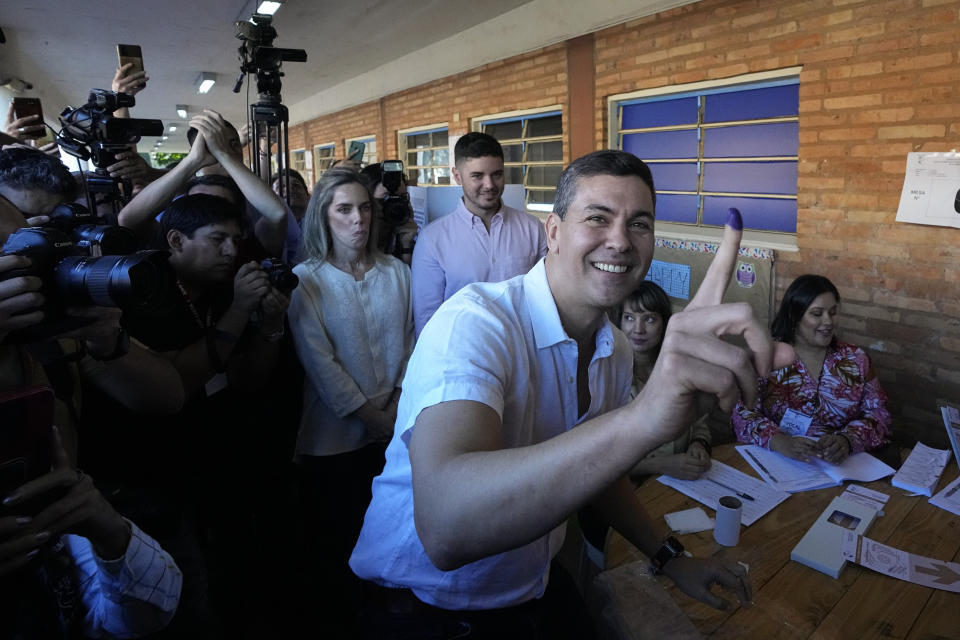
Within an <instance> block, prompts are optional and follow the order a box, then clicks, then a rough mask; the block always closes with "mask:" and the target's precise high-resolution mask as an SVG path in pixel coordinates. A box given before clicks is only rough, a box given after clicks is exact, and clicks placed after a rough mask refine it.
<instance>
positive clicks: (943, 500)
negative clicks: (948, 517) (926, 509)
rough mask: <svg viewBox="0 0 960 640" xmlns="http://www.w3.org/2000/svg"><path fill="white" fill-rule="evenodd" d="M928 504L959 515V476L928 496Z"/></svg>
mask: <svg viewBox="0 0 960 640" xmlns="http://www.w3.org/2000/svg"><path fill="white" fill-rule="evenodd" d="M930 504H932V505H933V506H935V507H940V508H941V509H946V510H947V511H949V512H950V513H953V514H956V515H958V516H960V478H957V479H956V480H954V481H953V482H951V483H950V484H948V485H947V486H945V487H944V488H943V491H941V492H940V493H938V494H937V495H935V496H933V497H932V498H930Z"/></svg>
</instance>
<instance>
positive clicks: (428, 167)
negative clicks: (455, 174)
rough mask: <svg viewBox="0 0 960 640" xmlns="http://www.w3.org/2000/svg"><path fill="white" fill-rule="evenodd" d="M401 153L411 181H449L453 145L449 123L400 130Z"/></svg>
mask: <svg viewBox="0 0 960 640" xmlns="http://www.w3.org/2000/svg"><path fill="white" fill-rule="evenodd" d="M397 138H398V142H399V148H400V154H401V155H400V157H401V158H402V159H403V166H404V169H406V171H407V179H408V180H409V181H410V184H415V185H420V186H430V185H441V184H450V165H451V159H450V145H449V141H448V137H447V127H446V126H443V127H434V128H428V129H419V130H414V131H400V132H398V133H397Z"/></svg>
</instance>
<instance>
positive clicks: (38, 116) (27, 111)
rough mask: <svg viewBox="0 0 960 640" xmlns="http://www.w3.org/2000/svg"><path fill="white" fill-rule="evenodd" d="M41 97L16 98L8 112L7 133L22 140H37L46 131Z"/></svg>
mask: <svg viewBox="0 0 960 640" xmlns="http://www.w3.org/2000/svg"><path fill="white" fill-rule="evenodd" d="M46 129H47V128H46V126H45V125H44V124H43V108H42V107H41V106H40V98H14V99H13V100H12V101H11V103H10V110H9V111H8V112H7V124H6V134H7V135H9V136H13V137H14V138H18V139H20V140H36V139H38V138H42V137H43V136H44V135H45V133H46Z"/></svg>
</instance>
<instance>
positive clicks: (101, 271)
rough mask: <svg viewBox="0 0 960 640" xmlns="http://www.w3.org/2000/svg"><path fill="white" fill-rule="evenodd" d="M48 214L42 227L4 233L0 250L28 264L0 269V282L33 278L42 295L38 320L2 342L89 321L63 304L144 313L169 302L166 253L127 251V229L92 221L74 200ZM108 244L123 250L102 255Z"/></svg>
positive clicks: (171, 276) (170, 274)
mask: <svg viewBox="0 0 960 640" xmlns="http://www.w3.org/2000/svg"><path fill="white" fill-rule="evenodd" d="M61 207H63V209H61ZM78 207H79V209H81V210H82V211H78V210H77V208H78ZM58 210H59V211H58ZM51 217H52V219H51V221H50V222H49V223H47V225H45V226H42V227H27V228H23V229H18V230H17V231H15V232H14V233H12V234H10V237H9V238H7V241H6V243H5V244H4V245H3V248H2V249H0V255H21V256H26V257H28V258H30V260H31V263H32V264H31V265H30V266H29V267H27V268H23V269H12V270H10V271H6V272H4V273H2V274H0V281H3V280H9V279H11V278H16V277H19V276H36V277H39V278H40V279H41V280H42V281H43V284H42V286H41V288H40V293H42V294H43V297H44V303H43V306H41V307H40V310H41V311H43V314H44V316H43V321H42V322H41V323H40V324H37V325H34V326H32V327H27V328H25V329H20V330H17V331H11V332H10V333H9V334H8V335H7V337H6V339H5V340H4V343H5V344H25V343H31V342H40V341H43V340H46V339H49V338H51V337H53V336H56V335H59V334H61V333H64V332H66V331H71V330H73V329H78V328H80V327H83V326H85V325H87V324H90V322H92V320H90V319H89V318H85V317H84V318H81V317H76V316H70V315H69V314H68V313H67V308H68V307H90V306H100V307H118V308H120V309H138V310H142V311H146V312H150V311H153V310H158V309H161V308H163V307H165V306H166V305H167V304H169V300H170V296H171V294H173V293H174V292H175V291H176V273H175V272H174V270H173V267H172V266H170V263H169V262H168V261H167V256H169V255H170V254H169V253H168V252H166V251H136V252H134V251H132V250H130V249H132V248H135V246H136V239H135V238H133V237H130V236H127V234H126V233H124V232H126V231H128V230H126V229H122V228H120V227H112V226H110V225H97V224H93V222H92V221H93V220H95V219H94V218H93V217H92V216H90V215H89V212H87V211H86V209H85V208H84V207H82V206H80V205H61V206H60V207H57V209H56V210H54V214H53V215H52V216H51ZM65 229H68V231H65ZM68 233H69V234H70V235H68ZM71 235H72V236H73V237H72V238H71ZM108 249H109V250H110V251H118V252H122V253H123V255H103V253H104V252H105V251H106V250H108Z"/></svg>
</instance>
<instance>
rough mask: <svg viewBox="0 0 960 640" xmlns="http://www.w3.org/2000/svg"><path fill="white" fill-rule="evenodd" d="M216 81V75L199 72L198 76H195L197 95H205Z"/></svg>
mask: <svg viewBox="0 0 960 640" xmlns="http://www.w3.org/2000/svg"><path fill="white" fill-rule="evenodd" d="M216 81H217V74H215V73H210V72H209V71H201V72H200V75H199V76H197V82H196V86H197V93H207V92H208V91H210V89H212V88H213V85H214V83H215V82H216Z"/></svg>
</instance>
